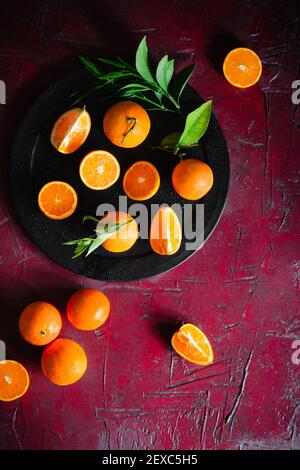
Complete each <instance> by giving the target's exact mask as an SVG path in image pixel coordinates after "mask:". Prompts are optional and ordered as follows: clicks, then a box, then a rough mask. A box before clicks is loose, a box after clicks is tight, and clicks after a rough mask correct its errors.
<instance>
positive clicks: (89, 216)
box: [82, 215, 99, 224]
mask: <svg viewBox="0 0 300 470" xmlns="http://www.w3.org/2000/svg"><path fill="white" fill-rule="evenodd" d="M87 220H90V221H91V222H96V224H97V223H98V222H99V219H96V217H93V216H91V215H85V216H84V217H83V219H82V222H83V223H84V222H86V221H87Z"/></svg>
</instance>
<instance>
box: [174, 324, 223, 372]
mask: <svg viewBox="0 0 300 470" xmlns="http://www.w3.org/2000/svg"><path fill="white" fill-rule="evenodd" d="M172 346H173V348H174V349H175V351H176V352H177V354H179V355H180V356H182V357H183V358H184V359H186V360H187V361H190V362H193V363H194V364H198V365H200V366H208V365H209V364H212V363H213V360H214V353H213V350H212V347H211V345H210V342H209V341H208V339H207V337H206V336H205V334H204V333H203V332H202V331H201V330H199V328H197V326H195V325H192V324H191V323H186V324H185V325H182V326H181V327H180V328H179V330H178V331H176V333H174V335H173V337H172Z"/></svg>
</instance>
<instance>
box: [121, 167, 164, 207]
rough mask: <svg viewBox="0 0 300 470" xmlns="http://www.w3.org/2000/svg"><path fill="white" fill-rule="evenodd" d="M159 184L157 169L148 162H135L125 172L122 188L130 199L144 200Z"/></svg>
mask: <svg viewBox="0 0 300 470" xmlns="http://www.w3.org/2000/svg"><path fill="white" fill-rule="evenodd" d="M159 185H160V177H159V173H158V171H157V169H156V168H155V166H154V165H152V164H151V163H149V162H146V161H145V162H144V161H141V162H136V163H134V164H133V165H132V166H131V167H130V168H129V169H128V170H127V172H126V173H125V176H124V180H123V188H124V191H125V193H126V194H127V196H128V197H130V198H131V199H134V200H136V201H144V200H146V199H149V198H150V197H152V196H154V194H155V193H156V192H157V191H158V188H159Z"/></svg>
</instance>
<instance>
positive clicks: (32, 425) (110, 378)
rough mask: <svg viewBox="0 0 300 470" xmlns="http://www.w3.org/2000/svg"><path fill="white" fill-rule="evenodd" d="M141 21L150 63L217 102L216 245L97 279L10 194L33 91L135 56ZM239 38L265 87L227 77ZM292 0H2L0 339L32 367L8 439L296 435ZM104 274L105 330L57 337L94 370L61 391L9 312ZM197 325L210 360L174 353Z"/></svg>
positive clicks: (10, 410) (274, 444) (295, 36)
mask: <svg viewBox="0 0 300 470" xmlns="http://www.w3.org/2000/svg"><path fill="white" fill-rule="evenodd" d="M144 34H147V36H148V42H149V46H150V48H151V53H152V55H153V57H154V59H156V60H157V59H159V58H160V56H161V55H162V54H163V53H165V52H168V53H169V55H170V56H171V57H174V58H175V59H176V61H177V63H178V65H179V67H182V66H184V65H187V64H189V63H190V61H191V60H195V61H196V63H197V66H196V72H195V74H194V76H193V79H192V86H193V87H194V88H195V89H196V90H197V91H198V92H199V93H200V94H201V95H202V96H203V97H204V98H205V99H208V98H213V100H214V112H215V114H216V116H217V118H218V120H219V122H220V123H221V125H222V127H223V129H224V133H225V136H226V139H227V142H228V147H229V151H230V156H231V170H232V174H231V185H230V191H229V195H228V202H227V205H226V209H225V212H224V214H223V217H222V219H221V221H220V223H219V225H218V226H217V228H216V230H215V232H214V233H213V235H212V236H211V238H210V239H209V241H208V242H207V243H206V245H205V247H204V248H203V249H202V250H201V251H200V252H198V253H197V254H196V255H195V256H194V257H193V258H192V259H191V260H189V261H188V262H186V263H185V264H183V265H182V266H180V267H178V268H177V269H174V270H173V271H171V272H169V273H167V274H165V275H162V276H159V277H156V278H153V279H149V280H145V281H141V282H134V283H128V284H116V283H101V282H95V281H92V280H89V279H86V278H83V277H80V276H77V275H75V274H72V273H70V272H68V271H66V270H64V269H63V268H60V267H58V266H56V265H55V264H53V263H52V262H51V261H49V260H48V259H47V258H46V257H45V256H44V255H43V254H42V253H41V252H40V251H39V250H38V249H37V248H35V247H34V246H33V245H32V244H31V243H30V242H29V241H28V239H27V238H26V236H24V234H23V232H22V230H21V229H20V228H19V227H18V225H17V224H16V222H15V220H14V216H13V213H11V211H10V209H9V205H8V204H7V188H6V181H7V178H6V164H7V160H8V156H9V149H10V143H11V139H12V138H13V134H14V131H15V128H16V125H17V123H18V122H19V120H20V118H21V116H22V114H23V112H24V111H25V110H26V107H27V106H28V105H30V103H31V101H32V99H33V98H34V97H36V96H37V95H38V94H39V93H40V92H41V91H43V89H44V88H45V87H46V86H47V85H49V84H50V83H51V82H52V80H53V79H56V78H58V77H60V76H61V75H62V74H63V73H64V72H67V71H69V70H71V69H73V68H74V67H76V66H78V60H77V54H78V52H82V53H85V54H88V55H90V56H91V57H96V56H97V55H102V56H115V55H122V56H124V57H130V56H132V54H133V51H134V50H135V48H136V45H137V43H138V41H139V40H140V39H141V37H142V36H143V35H144ZM236 40H237V41H239V42H240V43H242V44H243V45H245V46H248V47H251V48H253V49H254V50H256V51H257V52H258V53H259V55H260V57H261V58H262V62H263V74H262V78H261V80H260V83H259V85H257V86H255V87H253V88H252V89H249V90H246V91H241V90H238V89H234V88H233V87H231V86H230V85H229V84H227V83H226V81H225V80H224V78H223V76H222V75H221V74H220V73H219V72H218V65H219V63H220V62H219V61H220V59H221V58H222V54H223V53H224V50H225V48H227V47H229V46H231V45H235V42H236ZM299 59H300V34H299V2H297V1H289V2H286V1H251V2H250V1H247V2H246V1H239V2H228V1H218V2H217V1H214V2H212V1H156V0H151V1H147V2H146V1H145V2H138V1H121V0H114V1H108V0H106V1H101V2H100V1H98V2H96V1H81V2H74V1H72V2H71V1H64V2H58V1H57V2H56V1H51V2H39V1H31V2H16V1H9V2H5V4H4V2H1V6H0V79H2V80H5V82H6V84H7V104H6V105H0V123H1V130H0V132H1V136H0V149H1V188H0V296H1V297H0V302H1V305H0V318H1V333H0V338H1V339H3V340H5V341H6V342H7V347H8V356H9V358H13V359H18V360H21V361H22V362H23V363H24V364H25V365H26V366H27V367H28V369H29V371H30V376H31V387H30V390H29V392H28V393H27V394H26V396H24V397H23V398H22V399H21V400H19V401H17V402H13V403H11V404H2V405H1V406H0V448H2V449H108V448H111V449H131V448H132V449H198V448H201V449H261V448H264V449H275V448H276V449H290V448H300V394H299V391H300V388H299V372H300V365H299V366H297V365H294V364H293V363H292V361H291V355H292V352H293V350H292V342H293V340H294V339H298V338H299V339H300V318H299V295H300V243H299V242H300V218H299V210H300V186H299V180H300V155H299V143H300V122H299V114H300V105H299V106H296V105H293V104H292V102H291V83H292V81H293V80H295V79H297V78H300V77H299ZM88 286H94V287H99V288H101V289H104V291H105V292H106V294H107V295H108V296H109V298H110V300H111V304H112V313H111V316H110V320H109V321H108V322H107V324H105V326H104V327H103V328H101V329H100V330H99V331H96V332H95V333H94V332H87V333H85V332H79V331H76V330H75V329H73V328H72V327H71V326H70V325H69V324H68V323H67V321H65V319H64V325H63V335H65V336H67V337H70V338H74V339H75V340H78V341H79V342H80V343H81V344H82V345H83V346H84V347H85V349H86V351H87V353H88V357H89V369H88V372H87V374H86V375H85V377H84V378H83V379H82V380H81V381H80V382H79V383H78V384H75V385H73V386H70V387H68V388H59V387H56V386H55V385H52V384H50V383H49V382H47V381H46V379H45V378H44V377H43V376H42V374H41V371H40V368H39V359H40V350H39V349H35V348H33V347H30V346H29V345H26V344H25V343H24V342H22V341H21V340H20V338H19V336H18V332H17V328H16V320H17V318H18V315H19V313H20V311H21V309H22V308H23V307H24V306H25V305H26V304H27V303H28V302H30V301H33V300H37V299H44V300H48V301H52V302H54V303H55V304H57V305H58V306H59V307H60V308H61V309H62V310H63V309H64V306H65V303H66V300H67V298H68V296H69V295H70V293H71V292H73V291H74V290H76V289H78V288H80V287H88ZM182 320H185V321H186V320H188V321H190V322H193V323H195V324H197V325H199V326H200V327H201V328H202V329H203V330H204V331H205V332H206V333H207V335H208V336H209V338H210V340H211V342H212V345H213V348H214V351H215V359H216V360H215V363H214V365H212V366H210V367H206V368H199V367H196V366H193V365H191V364H188V363H187V362H186V361H184V360H182V359H181V358H179V357H178V356H177V355H176V354H174V353H172V351H171V349H170V346H169V333H170V331H171V330H172V328H174V326H176V322H180V321H182Z"/></svg>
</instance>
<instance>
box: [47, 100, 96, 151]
mask: <svg viewBox="0 0 300 470" xmlns="http://www.w3.org/2000/svg"><path fill="white" fill-rule="evenodd" d="M90 130H91V118H90V115H89V113H88V112H87V111H86V110H85V109H81V108H73V109H70V110H69V111H66V112H65V113H64V114H62V115H61V116H60V117H59V118H58V119H57V121H56V122H55V124H54V126H53V128H52V131H51V135H50V141H51V144H52V145H53V146H54V147H55V148H56V150H58V151H59V152H60V153H65V154H68V153H72V152H75V151H76V150H78V149H79V147H81V145H82V144H83V143H84V142H85V140H86V139H87V136H88V135H89V133H90Z"/></svg>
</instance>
